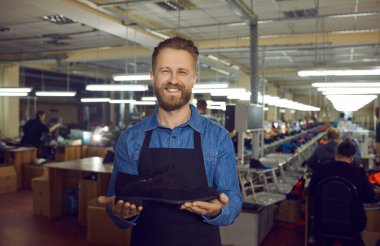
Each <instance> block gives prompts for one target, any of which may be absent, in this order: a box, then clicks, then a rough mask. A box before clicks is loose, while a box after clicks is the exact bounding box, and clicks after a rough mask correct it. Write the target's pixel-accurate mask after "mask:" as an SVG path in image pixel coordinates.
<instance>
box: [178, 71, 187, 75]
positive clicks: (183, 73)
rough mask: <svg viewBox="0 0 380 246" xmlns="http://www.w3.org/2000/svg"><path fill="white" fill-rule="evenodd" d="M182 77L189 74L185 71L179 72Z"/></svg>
mask: <svg viewBox="0 0 380 246" xmlns="http://www.w3.org/2000/svg"><path fill="white" fill-rule="evenodd" d="M178 73H179V74H180V75H186V74H187V73H186V72H185V71H179V72H178Z"/></svg>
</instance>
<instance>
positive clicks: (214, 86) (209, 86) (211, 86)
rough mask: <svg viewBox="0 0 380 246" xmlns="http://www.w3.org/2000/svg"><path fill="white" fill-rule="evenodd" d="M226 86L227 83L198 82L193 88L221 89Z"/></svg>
mask: <svg viewBox="0 0 380 246" xmlns="http://www.w3.org/2000/svg"><path fill="white" fill-rule="evenodd" d="M223 88H228V84H227V83H199V84H195V85H194V89H223Z"/></svg>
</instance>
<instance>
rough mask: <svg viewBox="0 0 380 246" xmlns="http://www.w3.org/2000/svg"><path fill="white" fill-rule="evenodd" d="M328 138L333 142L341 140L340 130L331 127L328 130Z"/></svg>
mask: <svg viewBox="0 0 380 246" xmlns="http://www.w3.org/2000/svg"><path fill="white" fill-rule="evenodd" d="M327 138H328V139H332V140H336V139H338V138H339V131H338V129H336V128H334V127H331V128H329V129H328V130H327Z"/></svg>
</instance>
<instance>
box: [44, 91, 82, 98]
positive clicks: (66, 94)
mask: <svg viewBox="0 0 380 246" xmlns="http://www.w3.org/2000/svg"><path fill="white" fill-rule="evenodd" d="M75 94H76V92H75V91H36V96H38V97H73V96H75Z"/></svg>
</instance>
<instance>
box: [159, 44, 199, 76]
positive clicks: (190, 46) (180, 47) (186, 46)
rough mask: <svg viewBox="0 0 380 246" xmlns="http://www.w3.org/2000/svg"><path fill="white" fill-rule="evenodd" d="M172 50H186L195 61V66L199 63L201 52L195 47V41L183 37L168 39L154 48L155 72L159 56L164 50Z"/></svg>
mask: <svg viewBox="0 0 380 246" xmlns="http://www.w3.org/2000/svg"><path fill="white" fill-rule="evenodd" d="M165 48H172V49H177V50H185V51H187V52H189V53H190V54H191V55H192V56H193V57H194V60H195V64H196V63H197V60H198V56H199V51H198V48H197V47H196V46H195V45H194V43H193V41H191V40H188V39H185V38H182V37H174V38H168V39H166V40H164V41H162V42H160V43H159V44H158V45H157V47H155V48H154V51H153V54H152V69H153V70H154V68H155V66H156V60H157V56H158V54H159V53H160V51H161V50H162V49H165Z"/></svg>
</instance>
